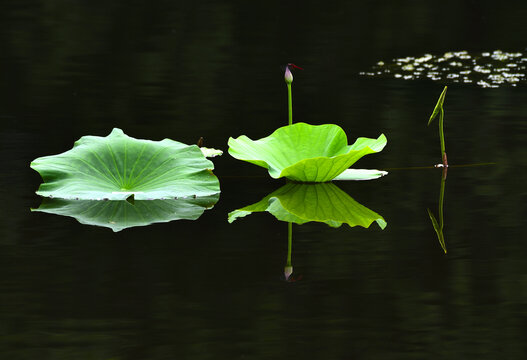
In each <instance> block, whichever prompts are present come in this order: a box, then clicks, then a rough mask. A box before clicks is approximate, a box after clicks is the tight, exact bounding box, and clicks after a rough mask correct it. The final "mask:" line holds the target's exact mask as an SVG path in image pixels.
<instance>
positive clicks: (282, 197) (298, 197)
mask: <svg viewBox="0 0 527 360" xmlns="http://www.w3.org/2000/svg"><path fill="white" fill-rule="evenodd" d="M262 211H267V212H269V213H271V214H273V216H274V217H276V218H277V219H278V220H281V221H286V222H294V223H296V224H304V223H306V222H309V221H317V222H323V223H326V224H328V225H329V226H331V227H339V226H341V225H342V224H343V223H346V224H348V225H349V226H350V227H354V226H362V227H365V228H367V227H369V226H370V225H371V223H372V222H373V221H376V222H377V224H378V225H379V226H380V228H381V229H384V228H385V227H386V225H387V224H386V221H384V219H383V217H382V216H381V215H379V214H377V213H376V212H374V211H372V210H370V209H368V208H367V207H365V206H363V205H361V204H359V203H358V202H356V201H355V200H353V198H351V197H350V196H349V195H348V194H346V193H345V192H344V191H342V190H341V189H339V188H338V187H337V186H336V185H335V184H332V183H324V184H299V183H289V184H287V185H284V186H282V187H281V188H279V189H278V190H276V191H274V192H273V193H271V194H269V195H267V196H266V197H265V198H263V199H262V200H260V201H259V202H257V203H256V204H253V205H249V206H246V207H244V208H242V209H238V210H234V211H232V212H231V213H229V222H230V223H232V222H233V221H234V220H236V219H237V218H239V217H244V216H246V215H249V214H251V213H253V212H262Z"/></svg>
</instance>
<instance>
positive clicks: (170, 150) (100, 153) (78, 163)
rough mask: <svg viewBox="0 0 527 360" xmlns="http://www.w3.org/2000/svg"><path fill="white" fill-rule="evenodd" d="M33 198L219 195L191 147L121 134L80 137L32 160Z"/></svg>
mask: <svg viewBox="0 0 527 360" xmlns="http://www.w3.org/2000/svg"><path fill="white" fill-rule="evenodd" d="M31 167H32V168H33V169H34V170H36V171H38V172H39V173H40V175H41V176H42V179H43V180H44V182H43V183H42V184H41V185H40V188H39V189H38V191H37V194H38V195H41V196H44V197H54V198H61V199H70V200H125V199H129V200H130V199H135V200H157V199H174V198H181V197H201V196H210V195H214V194H217V193H219V192H220V186H219V181H218V179H217V178H216V176H214V174H213V173H212V169H213V168H214V165H213V163H212V162H211V161H210V160H207V159H206V158H205V156H204V155H203V152H202V151H201V150H200V148H199V147H198V146H196V145H186V144H183V143H180V142H177V141H173V140H170V139H165V140H162V141H151V140H140V139H134V138H132V137H129V136H127V135H126V134H124V133H123V131H122V130H121V129H113V131H112V132H111V133H110V135H108V136H106V137H99V136H84V137H82V138H81V139H79V140H78V141H77V142H76V143H75V145H74V147H73V148H72V149H71V150H69V151H66V152H64V153H62V154H58V155H53V156H45V157H40V158H38V159H35V160H34V161H33V162H32V163H31Z"/></svg>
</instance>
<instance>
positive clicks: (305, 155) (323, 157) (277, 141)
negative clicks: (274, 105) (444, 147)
mask: <svg viewBox="0 0 527 360" xmlns="http://www.w3.org/2000/svg"><path fill="white" fill-rule="evenodd" d="M293 68H300V67H298V66H296V65H294V64H288V65H287V66H286V70H285V75H284V78H285V82H286V84H287V89H288V108H289V112H288V114H289V125H288V126H284V127H281V128H278V129H277V130H276V131H274V132H273V133H272V134H271V135H269V136H268V137H265V138H262V139H260V140H251V139H250V138H248V137H247V136H245V135H242V136H240V137H238V138H237V139H233V138H229V142H228V144H229V154H230V155H231V156H233V157H234V158H236V159H239V160H243V161H247V162H250V163H252V164H255V165H258V166H261V167H264V168H266V169H268V171H269V175H271V177H273V178H275V179H276V178H281V177H286V178H288V179H291V180H294V181H299V182H327V181H331V180H334V179H338V180H367V179H375V178H378V177H380V176H383V175H385V174H386V172H383V171H379V170H360V171H357V170H353V169H348V168H349V167H350V166H351V165H353V164H354V163H355V162H356V161H357V160H359V159H360V158H361V157H363V156H364V155H367V154H372V153H376V152H379V151H381V150H382V149H383V148H384V146H386V142H387V140H386V137H385V136H384V134H381V135H380V136H379V137H378V138H377V139H370V138H363V137H361V138H358V139H357V140H356V141H355V143H353V144H352V145H348V140H347V136H346V133H345V132H344V130H342V128H340V127H339V126H337V125H333V124H325V125H318V126H316V125H309V124H306V123H296V124H293V110H292V96H291V83H292V82H293V75H292V73H291V70H292V69H293ZM300 69H301V68H300ZM347 169H348V170H347Z"/></svg>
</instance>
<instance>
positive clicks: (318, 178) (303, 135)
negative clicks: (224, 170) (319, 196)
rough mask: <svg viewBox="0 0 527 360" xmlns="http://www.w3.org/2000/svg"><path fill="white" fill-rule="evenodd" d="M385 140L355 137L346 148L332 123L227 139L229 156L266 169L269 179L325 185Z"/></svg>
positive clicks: (338, 128)
mask: <svg viewBox="0 0 527 360" xmlns="http://www.w3.org/2000/svg"><path fill="white" fill-rule="evenodd" d="M385 145H386V137H385V136H384V134H381V136H379V138H377V139H369V138H358V139H357V140H356V141H355V143H354V144H353V145H348V140H347V137H346V133H345V132H344V130H342V128H340V127H339V126H337V125H333V124H326V125H309V124H306V123H296V124H293V125H290V126H284V127H281V128H279V129H277V130H276V131H275V132H273V133H272V134H271V135H270V136H268V137H265V138H263V139H260V140H251V139H249V138H248V137H247V136H245V135H242V136H240V137H238V138H237V139H233V138H229V154H231V156H233V157H234V158H236V159H239V160H243V161H247V162H250V163H253V164H255V165H258V166H261V167H264V168H266V169H268V171H269V174H270V175H271V177H273V178H275V179H277V178H281V177H286V178H288V179H291V180H295V181H300V182H326V181H331V180H332V179H334V178H335V177H337V175H339V174H340V173H342V172H343V171H344V170H346V169H347V168H349V167H350V166H351V165H353V164H354V163H355V162H356V161H357V160H359V159H360V158H361V157H363V156H364V155H367V154H372V153H376V152H379V151H381V150H382V149H383V148H384V146H385Z"/></svg>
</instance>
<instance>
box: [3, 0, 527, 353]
mask: <svg viewBox="0 0 527 360" xmlns="http://www.w3.org/2000/svg"><path fill="white" fill-rule="evenodd" d="M447 9H448V10H447ZM438 14H439V15H440V16H438ZM526 17H527V5H525V4H522V5H516V7H515V9H513V11H511V9H510V7H508V6H507V5H505V3H496V2H485V1H483V2H476V1H461V2H459V1H446V2H442V3H441V4H433V5H431V4H417V3H415V2H411V1H406V2H397V5H396V4H395V2H394V4H389V5H388V3H386V4H385V5H382V6H381V4H380V3H377V2H371V3H370V2H368V3H366V2H363V3H355V2H336V3H335V5H334V6H332V7H326V6H322V5H321V4H319V3H318V2H311V1H308V2H303V3H302V4H301V5H298V4H294V3H285V4H284V3H283V2H272V3H269V4H267V5H265V6H264V5H254V4H253V5H250V4H247V3H246V2H241V1H232V2H222V3H214V2H204V3H203V4H201V5H191V4H190V3H188V4H183V3H181V4H180V3H179V2H168V1H166V2H163V1H161V2H155V3H152V4H150V3H149V4H148V5H147V4H146V3H145V4H142V5H141V4H130V3H129V2H124V1H116V2H112V3H111V5H110V4H106V3H105V2H101V3H100V4H98V5H97V4H95V3H92V2H89V3H81V2H75V3H68V4H65V3H63V2H60V1H36V0H29V1H17V2H14V1H13V2H4V3H2V4H1V5H0V42H1V44H2V52H1V53H0V65H1V68H2V81H1V83H0V93H1V96H0V121H1V124H2V128H1V130H0V139H1V141H0V149H1V154H2V164H3V166H2V169H3V171H2V176H1V177H0V194H1V195H2V198H3V201H2V206H1V207H0V211H1V213H0V215H1V216H0V294H1V296H0V358H2V359H4V358H5V359H175V358H178V359H221V358H225V359H273V358H288V359H422V358H429V359H430V358H438V359H440V358H451V359H461V358H463V359H497V358H500V359H522V358H525V356H526V355H527V343H526V342H525V339H526V337H527V261H526V260H525V259H526V258H527V244H526V243H525V240H526V236H525V230H524V222H525V215H527V206H526V203H527V191H526V190H525V184H524V182H525V180H524V179H525V176H526V175H527V174H526V171H525V166H526V165H527V164H526V163H527V161H526V159H527V147H526V140H527V125H526V124H527V123H526V116H527V101H526V99H527V86H526V84H525V82H524V81H522V77H521V76H520V78H519V81H518V82H517V83H516V82H515V85H516V86H508V85H507V84H500V86H498V87H496V88H485V87H481V86H477V85H476V84H473V83H462V82H460V83H455V82H449V79H448V78H444V79H443V78H442V79H441V81H434V80H431V79H426V78H422V79H421V78H420V79H412V80H407V81H405V80H404V79H398V78H394V77H393V76H362V75H360V74H361V73H363V72H368V71H371V69H372V67H373V66H375V65H376V64H377V63H378V62H379V61H381V60H385V61H386V60H390V59H400V58H405V57H412V58H420V57H422V56H425V54H435V55H434V56H436V55H437V56H440V55H441V54H445V53H448V52H455V51H467V53H469V54H481V53H483V52H489V53H492V52H493V51H495V50H501V51H507V52H511V53H522V54H523V53H525V52H526V48H525V46H526V43H525V39H526V38H527V36H526V35H527V34H526V29H525V26H524V20H523V19H525V18H526ZM439 19H441V21H439ZM441 22H443V23H444V24H448V26H443V27H441V26H440V25H441ZM289 61H294V62H295V63H297V64H299V65H301V66H302V67H304V69H305V70H304V71H302V72H296V73H295V82H294V84H293V96H294V108H295V110H294V116H295V121H304V122H308V123H312V124H322V123H335V124H338V125H340V126H341V127H343V128H344V129H345V131H346V133H347V134H348V137H349V138H350V140H352V139H354V138H355V137H357V136H367V137H377V136H378V135H380V133H384V134H385V135H386V136H387V138H388V145H387V147H386V148H385V149H384V150H383V152H381V153H380V154H376V155H370V156H369V157H366V158H364V159H361V160H360V161H359V162H358V163H357V166H359V167H363V168H374V169H385V170H387V171H389V174H388V175H387V176H385V177H383V178H381V179H378V180H374V181H368V182H339V183H337V186H338V187H339V188H340V189H341V190H342V191H344V192H345V193H347V194H348V195H349V196H351V197H352V198H354V199H355V200H356V201H357V202H359V203H360V204H362V205H364V206H366V207H368V208H369V209H371V210H373V211H375V212H377V213H378V214H380V215H381V216H382V217H383V218H384V219H385V220H386V222H387V226H386V228H385V229H384V230H381V228H380V227H379V226H377V224H375V223H373V224H372V225H371V226H370V227H369V228H368V229H364V228H361V227H353V228H351V227H349V226H348V225H346V224H344V225H342V226H341V227H340V228H336V229H335V228H331V227H329V226H327V225H326V224H322V223H314V222H311V223H307V224H304V225H293V227H292V231H293V241H292V253H291V264H292V266H293V269H294V272H293V278H294V279H295V280H296V281H293V282H286V281H284V267H285V265H286V262H287V254H288V225H287V223H285V222H281V221H278V220H276V219H275V218H274V217H273V216H272V215H270V214H268V213H256V214H251V215H249V216H247V217H245V218H241V219H238V220H236V221H235V222H233V223H232V224H229V223H228V222H227V214H228V213H229V212H230V211H233V210H235V209H238V208H241V207H244V206H246V205H249V204H253V203H255V202H257V201H259V200H260V199H262V198H263V197H265V196H266V195H267V194H269V193H271V192H272V191H274V190H276V189H278V188H279V187H280V186H282V185H284V184H285V182H284V181H280V180H273V179H271V178H270V177H269V176H268V175H267V173H266V171H265V170H263V169H261V168H257V167H255V166H252V165H250V164H247V163H243V162H239V161H236V160H234V159H233V158H232V157H230V156H229V155H228V154H226V153H225V154H224V155H223V156H222V157H220V158H215V159H214V163H215V167H216V170H215V173H216V175H217V176H218V177H219V179H220V184H221V190H222V191H221V194H220V199H219V201H218V202H217V204H216V205H215V206H214V208H212V209H210V210H207V211H205V212H204V213H203V215H202V216H201V217H200V218H199V219H198V220H195V221H189V220H180V221H172V222H168V223H161V224H154V225H151V226H147V227H136V228H131V229H126V230H123V231H121V232H117V233H114V232H112V231H111V230H109V229H106V228H101V227H94V226H87V225H82V224H80V223H78V222H77V221H76V220H74V219H72V218H68V217H61V216H57V215H50V214H45V213H32V212H31V211H30V208H32V207H38V206H39V204H40V202H41V199H40V198H39V197H38V196H36V195H35V194H34V191H35V190H36V189H37V188H38V185H39V183H40V182H41V179H40V177H39V175H38V174H37V173H36V172H34V171H32V170H31V169H30V168H29V163H30V161H31V160H33V159H34V158H36V157H39V156H43V155H51V154H56V153H59V152H62V151H65V150H68V149H70V148H71V146H72V145H73V142H74V141H75V140H77V139H78V138H79V137H81V136H83V135H87V134H91V135H100V136H106V135H107V134H109V133H110V131H111V129H112V128H113V127H119V128H122V129H123V130H124V131H125V132H126V133H127V134H129V135H130V136H133V137H136V138H147V139H153V140H161V139H163V138H165V137H168V138H172V139H175V140H178V141H182V142H185V143H194V142H196V141H197V140H198V139H199V138H200V137H204V138H205V145H206V146H209V147H215V148H220V149H223V150H226V143H227V139H228V137H229V136H233V137H237V136H239V135H242V134H245V135H247V136H249V137H251V138H253V139H257V138H261V137H264V136H267V135H268V134H270V133H271V132H272V131H273V130H274V129H276V128H277V127H279V126H282V125H284V124H285V123H286V122H287V111H286V109H287V108H286V107H287V100H286V99H287V98H286V88H285V84H284V83H283V73H282V72H281V70H280V65H283V64H284V63H286V62H289ZM523 79H525V77H523ZM444 85H449V91H448V94H447V97H446V101H445V132H446V149H447V153H448V155H449V162H450V163H451V164H452V165H466V164H481V163H492V164H487V165H478V166H463V167H451V168H450V169H449V171H448V176H447V179H446V182H445V183H444V201H443V211H444V242H445V247H446V250H447V253H446V254H445V252H444V251H443V249H442V247H441V244H440V243H439V241H438V238H437V235H436V233H435V231H434V227H433V225H432V222H431V220H430V217H429V215H428V212H427V209H430V210H431V211H432V212H433V213H434V214H435V216H436V217H437V216H438V207H439V195H440V190H441V187H442V182H441V179H442V174H441V170H440V169H434V168H433V167H431V166H432V165H433V164H435V163H437V162H439V161H440V151H439V139H438V137H437V127H436V126H437V123H434V124H432V125H431V126H430V127H429V128H428V127H427V126H426V123H427V121H428V117H429V115H430V112H431V111H432V109H433V106H434V105H435V102H436V100H437V97H438V95H439V93H440V92H441V90H442V88H443V86H444ZM421 167H425V168H421Z"/></svg>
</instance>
